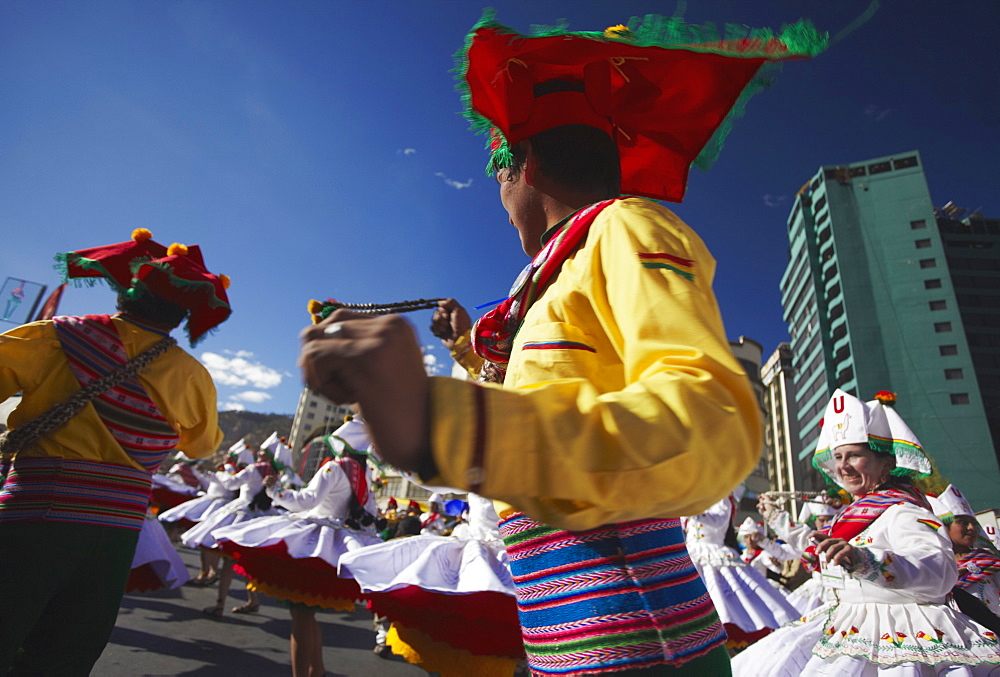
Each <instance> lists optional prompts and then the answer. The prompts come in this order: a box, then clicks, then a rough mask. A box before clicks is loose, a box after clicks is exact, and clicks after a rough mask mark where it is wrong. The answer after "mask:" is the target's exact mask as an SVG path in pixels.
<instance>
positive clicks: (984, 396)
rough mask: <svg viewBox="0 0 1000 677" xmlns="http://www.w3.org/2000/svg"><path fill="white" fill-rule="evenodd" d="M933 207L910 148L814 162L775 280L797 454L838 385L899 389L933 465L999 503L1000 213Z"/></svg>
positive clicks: (986, 501)
mask: <svg viewBox="0 0 1000 677" xmlns="http://www.w3.org/2000/svg"><path fill="white" fill-rule="evenodd" d="M956 216H959V217H960V216H962V215H961V214H951V215H949V214H947V213H944V212H936V211H935V209H934V207H933V206H932V204H931V198H930V192H929V191H928V188H927V181H926V179H925V177H924V172H923V168H922V163H921V161H920V156H919V154H918V153H917V152H916V151H913V152H908V153H901V154H899V155H895V156H892V157H883V158H877V159H874V160H867V161H864V162H857V163H853V164H849V165H838V166H827V167H821V168H820V170H819V172H818V173H817V174H816V175H815V176H814V177H813V178H812V179H810V180H809V182H807V183H806V184H805V185H804V186H803V187H802V189H801V190H800V191H799V193H798V195H797V196H796V199H795V203H794V205H793V207H792V211H791V213H790V215H789V217H788V242H789V262H788V266H787V268H786V269H785V273H784V275H783V276H782V279H781V301H782V307H783V309H784V319H785V321H786V322H787V323H788V326H789V331H790V334H791V348H792V354H793V356H794V358H793V359H794V372H793V373H794V374H795V375H794V384H795V400H796V401H795V405H796V408H797V419H798V429H799V439H800V443H801V447H800V448H801V452H800V457H801V458H805V457H807V456H808V455H809V454H812V452H813V451H814V450H815V446H816V438H817V437H818V435H819V424H820V420H821V419H822V417H823V411H824V408H825V407H826V403H827V401H828V400H829V397H830V395H831V394H832V392H833V390H834V389H835V388H838V387H839V388H842V389H843V390H845V391H847V392H850V393H852V394H854V395H856V396H857V397H860V398H861V399H863V400H869V399H872V398H873V396H874V394H875V393H876V392H877V391H879V390H890V391H892V392H895V393H897V394H898V403H897V405H896V408H897V410H898V411H899V413H900V415H902V416H903V418H904V419H905V420H906V421H907V423H909V424H910V427H911V428H913V431H914V432H915V433H916V434H917V437H919V438H920V441H921V442H922V443H923V445H924V447H925V449H927V451H928V452H930V454H931V455H932V457H933V458H934V460H935V462H936V463H937V466H938V468H939V470H940V471H941V473H942V474H943V475H944V476H945V477H946V478H948V479H949V480H951V481H952V482H953V483H954V484H955V485H956V486H958V487H959V488H960V489H961V490H962V491H963V492H964V493H965V494H966V496H967V497H969V499H970V500H971V502H972V504H973V507H975V508H976V509H977V510H979V509H986V508H993V507H996V506H998V505H1000V469H998V457H1000V222H998V221H996V220H990V219H983V218H982V217H980V216H978V215H973V216H972V217H969V218H966V219H964V220H963V219H960V218H958V219H956V218H954V217H956Z"/></svg>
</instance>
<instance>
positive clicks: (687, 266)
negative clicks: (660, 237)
mask: <svg viewBox="0 0 1000 677" xmlns="http://www.w3.org/2000/svg"><path fill="white" fill-rule="evenodd" d="M639 263H641V264H642V267H643V268H662V269H664V270H669V271H671V272H674V273H677V274H678V275H680V276H681V277H683V278H684V279H686V280H693V279H694V273H693V272H692V271H691V269H692V268H694V261H692V260H691V259H682V258H681V257H680V256H674V255H673V254H666V253H662V252H639Z"/></svg>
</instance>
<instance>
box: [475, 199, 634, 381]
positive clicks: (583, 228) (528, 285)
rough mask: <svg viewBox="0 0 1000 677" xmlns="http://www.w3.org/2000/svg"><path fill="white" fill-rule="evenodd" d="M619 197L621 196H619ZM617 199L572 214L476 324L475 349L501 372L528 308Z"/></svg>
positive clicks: (503, 371) (504, 369)
mask: <svg viewBox="0 0 1000 677" xmlns="http://www.w3.org/2000/svg"><path fill="white" fill-rule="evenodd" d="M618 199H621V198H616V200H618ZM616 200H605V201H603V202H595V203H594V204H592V205H590V206H588V207H584V208H583V209H581V210H580V211H579V212H577V213H576V214H575V215H573V217H572V218H570V219H569V221H567V222H566V224H565V225H564V226H563V227H562V228H561V229H560V230H559V232H557V233H556V234H555V235H553V236H552V238H551V239H550V240H549V241H548V242H547V243H546V244H545V246H544V247H542V250H541V251H540V252H538V254H536V255H535V258H533V259H532V260H531V263H530V264H528V267H527V268H525V269H524V271H523V272H522V273H521V275H520V276H518V278H517V280H516V281H515V282H514V288H513V289H511V292H510V297H509V298H508V299H507V300H506V301H504V302H503V303H501V304H500V305H499V306H497V307H496V308H494V309H493V310H491V311H490V312H488V313H486V314H485V315H483V316H482V317H481V318H479V319H478V320H477V321H476V323H475V325H473V327H472V347H473V349H474V350H475V351H476V354H477V355H479V356H480V357H481V358H483V359H484V360H488V361H489V362H492V363H493V364H494V365H495V366H496V370H497V371H498V372H499V375H500V376H503V375H504V374H505V373H506V371H507V363H508V362H509V361H510V351H511V349H512V348H513V347H514V337H515V336H516V335H517V331H518V329H520V328H521V323H522V322H524V316H525V315H526V314H527V313H528V309H529V308H531V306H532V305H533V304H534V303H535V301H537V300H538V299H539V297H541V295H542V293H543V292H544V291H545V290H546V289H548V286H549V285H550V284H552V282H553V281H554V280H555V278H556V275H558V274H559V271H560V269H561V268H562V265H563V263H565V262H566V259H568V258H569V257H570V256H571V255H572V254H573V252H575V251H576V250H577V248H578V247H579V246H580V244H581V243H582V242H583V240H584V238H585V237H586V235H587V231H589V230H590V226H591V225H592V224H593V223H594V219H596V218H597V215H598V214H600V213H601V211H603V210H604V208H605V207H607V206H608V205H610V204H611V203H613V202H615V201H616Z"/></svg>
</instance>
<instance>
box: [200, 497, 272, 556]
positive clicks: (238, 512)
mask: <svg viewBox="0 0 1000 677" xmlns="http://www.w3.org/2000/svg"><path fill="white" fill-rule="evenodd" d="M276 514H278V511H277V509H275V508H270V509H268V510H266V511H261V510H251V509H250V508H249V503H248V502H247V501H245V500H241V499H236V500H233V501H230V502H229V503H227V504H226V505H224V506H223V507H222V508H220V509H219V510H216V511H214V512H213V513H212V514H211V515H209V516H208V517H205V518H203V519H202V520H201V521H200V522H198V524H196V525H194V526H193V527H191V528H190V529H188V530H187V531H185V532H184V533H183V534H182V535H181V543H183V544H184V545H186V546H187V547H189V548H199V547H201V548H215V547H217V546H218V539H217V538H216V537H215V534H214V532H215V530H216V529H219V528H221V527H226V526H229V525H230V524H239V523H240V522H246V521H248V520H252V519H256V518H258V517H264V516H267V515H276Z"/></svg>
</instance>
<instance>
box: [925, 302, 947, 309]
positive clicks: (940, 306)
mask: <svg viewBox="0 0 1000 677" xmlns="http://www.w3.org/2000/svg"><path fill="white" fill-rule="evenodd" d="M929 305H930V307H931V310H946V309H947V308H948V304H947V302H945V301H942V300H937V301H931V302H930V304H929Z"/></svg>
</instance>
